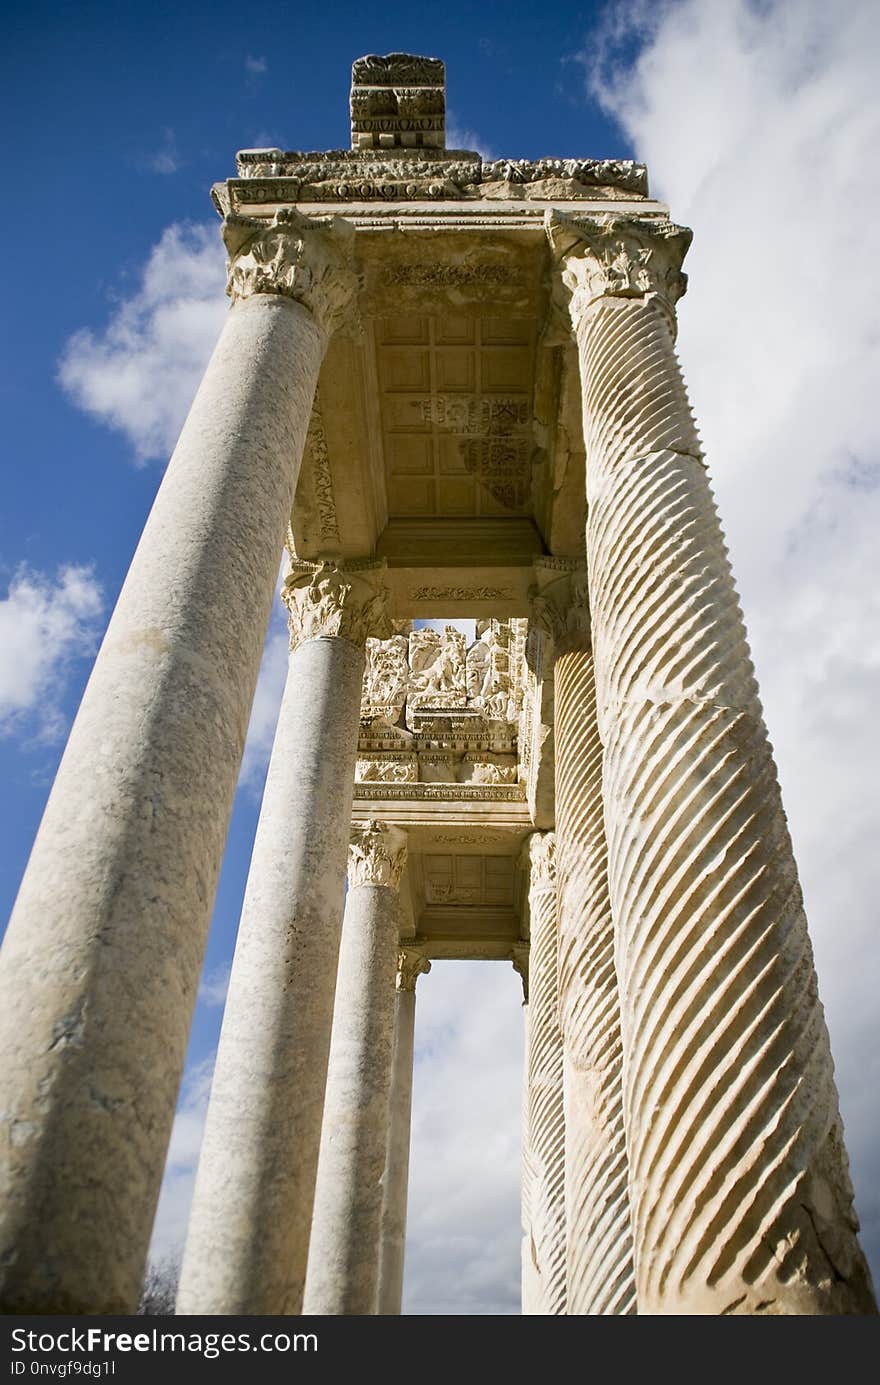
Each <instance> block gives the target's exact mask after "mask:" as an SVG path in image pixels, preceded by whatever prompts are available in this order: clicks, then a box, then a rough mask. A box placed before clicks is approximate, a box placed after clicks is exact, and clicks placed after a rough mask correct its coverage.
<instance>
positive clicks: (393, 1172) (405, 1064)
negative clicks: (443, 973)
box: [378, 949, 431, 1316]
mask: <svg viewBox="0 0 880 1385" xmlns="http://www.w3.org/2000/svg"><path fill="white" fill-rule="evenodd" d="M430 969H431V964H430V962H429V961H428V960H427V959H426V958H425V957H424V956H423V954H421V953H420V952H418V951H417V950H414V949H407V950H404V951H402V952H401V953H400V954H399V956H398V959H397V1000H396V1002H395V1012H394V1052H393V1056H392V1060H391V1110H390V1114H389V1119H388V1149H387V1154H386V1157H385V1173H384V1176H383V1179H382V1184H383V1194H382V1230H381V1238H380V1247H379V1298H378V1311H379V1313H380V1314H381V1315H384V1316H397V1315H398V1314H399V1313H400V1310H401V1305H402V1302H403V1264H404V1247H405V1244H406V1207H407V1201H408V1194H409V1147H410V1132H411V1125H412V1089H413V1056H414V1044H415V1023H416V980H417V978H418V976H419V974H420V973H421V972H425V971H430Z"/></svg>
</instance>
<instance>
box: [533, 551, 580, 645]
mask: <svg viewBox="0 0 880 1385" xmlns="http://www.w3.org/2000/svg"><path fill="white" fill-rule="evenodd" d="M535 577H536V583H535V586H534V587H532V589H531V591H530V593H529V597H530V605H529V620H530V621H531V623H532V624H533V625H535V626H537V628H538V629H539V630H540V631H541V632H542V634H544V635H547V636H548V637H549V638H550V639H551V640H552V641H553V644H554V646H555V651H556V653H557V654H562V653H563V652H564V651H565V650H567V649H574V648H581V649H589V648H590V599H589V591H588V587H587V570H586V568H584V567H580V566H575V565H572V567H571V569H570V570H569V571H567V572H565V571H562V572H560V571H559V569H558V566H557V565H556V563H554V566H553V567H549V566H548V567H546V568H545V567H544V566H543V565H542V564H541V562H540V560H539V561H538V562H536V563H535Z"/></svg>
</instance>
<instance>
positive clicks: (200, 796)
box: [0, 212, 357, 1313]
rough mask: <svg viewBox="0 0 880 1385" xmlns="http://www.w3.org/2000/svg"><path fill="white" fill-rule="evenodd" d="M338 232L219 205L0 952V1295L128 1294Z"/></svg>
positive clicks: (333, 276) (343, 253)
mask: <svg viewBox="0 0 880 1385" xmlns="http://www.w3.org/2000/svg"><path fill="white" fill-rule="evenodd" d="M353 235H354V233H353V229H352V228H351V227H350V226H346V224H345V223H343V222H339V221H338V219H335V218H334V219H333V220H332V221H329V222H328V221H324V220H322V221H320V222H312V221H309V220H307V219H306V218H305V217H301V216H298V215H297V214H296V213H295V212H294V213H291V214H289V215H283V214H279V217H278V218H276V219H275V220H274V221H273V222H270V223H267V222H266V221H263V222H256V221H254V222H251V221H249V220H247V219H244V218H239V217H228V218H227V219H226V222H225V223H224V238H225V240H226V245H227V249H228V251H229V254H230V257H231V259H230V281H229V291H230V293H231V295H232V297H233V298H234V300H235V302H234V304H233V307H232V308H231V310H230V312H229V315H228V317H227V319H226V323H225V326H224V328H223V331H222V332H221V335H220V339H219V341H218V343H217V346H216V348H215V351H214V354H213V356H212V357H211V361H210V363H209V365H208V367H207V370H206V372H205V375H204V378H203V380H202V383H201V385H200V387H199V391H198V394H197V395H196V398H195V400H194V402H193V405H192V408H191V410H190V413H189V417H188V418H187V420H186V423H185V424H184V427H183V430H182V432H181V435H180V439H179V441H178V443H177V446H176V448H175V449H174V454H173V456H172V458H171V461H170V462H169V464H168V469H167V471H166V474H165V478H164V480H163V482H162V485H161V487H160V489H159V492H158V495H157V496H156V501H155V504H154V505H153V509H152V511H151V513H150V517H149V519H148V520H147V523H146V527H145V529H144V532H143V535H142V537H141V540H140V543H139V544H138V548H137V552H136V553H135V555H134V558H133V560H132V564H131V568H130V570H129V573H128V576H127V578H126V581H125V584H124V586H123V589H122V592H121V593H120V596H119V600H118V602H117V605H116V609H115V611H114V613H113V616H112V619H111V621H110V624H109V627H108V629H107V634H106V636H105V638H104V642H103V644H102V646H101V650H100V653H99V655H98V658H97V660H96V662H95V667H94V669H93V671H92V675H91V677H90V679H89V683H88V686H87V688H86V691H85V694H84V695H83V699H82V703H81V705H80V708H79V712H78V714H77V717H76V721H75V722H74V725H73V728H72V730H71V733H70V738H69V741H68V744H67V749H66V750H65V753H64V758H63V759H62V761H61V764H60V766H59V769H58V774H57V776H56V779H55V784H54V786H53V789H52V793H51V795H50V797H49V801H48V804H47V806H46V812H45V815H44V817H43V822H42V825H41V827H40V830H39V833H38V835H37V839H36V841H35V843H34V848H33V852H32V854H31V858H30V862H29V864H28V868H27V871H26V873H25V876H24V879H23V881H22V885H21V890H20V892H19V896H18V900H17V903H16V906H15V910H14V913H13V916H12V919H11V921H10V925H9V930H8V932H7V935H6V940H5V944H4V947H3V952H2V960H0V1052H2V1055H3V1057H2V1063H0V1111H2V1121H3V1128H4V1135H3V1139H2V1148H3V1159H2V1169H0V1310H2V1311H4V1312H7V1313H128V1312H133V1311H134V1307H135V1304H136V1302H137V1297H138V1292H139V1288H140V1283H141V1278H142V1273H143V1266H144V1260H145V1258H146V1253H147V1245H148V1243H149V1239H150V1232H151V1228H152V1221H153V1215H154V1212H155V1206H156V1201H157V1198H158V1195H159V1186H160V1182H161V1178H162V1170H163V1165H164V1161H165V1152H166V1149H167V1145H168V1139H169V1136H170V1133H171V1123H172V1120H173V1117H174V1106H175V1101H176V1098H177V1090H178V1086H179V1084H180V1076H181V1072H182V1069H183V1061H184V1055H185V1051H186V1043H187V1036H188V1034H189V1027H190V1022H191V1019H192V1011H193V1006H194V1004H195V998H196V992H197V988H198V976H199V970H200V968H201V964H202V957H203V953H204V945H205V938H206V934H207V928H208V921H209V919H210V916H211V909H212V906H213V902H214V893H215V890H216V885H217V877H218V873H219V869H220V861H221V858H222V854H223V845H224V841H225V838H226V831H227V826H228V822H229V815H230V812H231V809H232V800H233V795H234V792H235V785H236V780H237V777H238V771H239V766H240V763H241V755H242V749H243V747H244V740H245V733H246V730H247V724H248V716H249V713H250V708H251V702H252V700H253V694H254V688H255V686H256V681H257V673H258V670H259V665H260V655H261V652H262V647H263V642H264V640H265V634H266V626H267V622H268V619H269V611H270V608H271V603H272V590H273V586H274V582H275V577H276V574H277V571H278V563H279V560H280V558H281V554H282V550H283V543H284V534H285V530H286V528H287V525H288V523H289V520H290V510H291V505H292V503H293V497H294V493H295V490H296V482H297V476H298V473H299V468H300V461H301V458H302V451H303V445H304V441H305V435H306V428H307V425H308V420H309V413H310V410H311V406H312V400H313V396H314V392H315V385H316V382H317V378H318V371H319V368H320V365H321V359H322V356H323V354H324V350H325V347H326V344H327V340H328V335H329V333H330V332H331V331H332V330H333V328H334V326H335V325H336V324H337V322H339V321H341V320H344V318H345V317H346V315H347V313H348V311H349V308H350V305H351V303H352V299H353V294H354V291H355V289H356V282H357V281H356V277H355V275H354V273H353V272H352V270H351V268H350V266H349V263H348V261H349V257H350V251H351V244H352V241H353ZM258 264H259V272H258V271H257V265H258Z"/></svg>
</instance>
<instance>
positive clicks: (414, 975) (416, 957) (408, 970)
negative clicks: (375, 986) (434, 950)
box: [397, 947, 431, 991]
mask: <svg viewBox="0 0 880 1385" xmlns="http://www.w3.org/2000/svg"><path fill="white" fill-rule="evenodd" d="M430 970H431V963H430V962H429V961H428V959H427V957H426V956H425V954H424V952H423V951H422V950H421V948H418V947H402V948H401V949H400V951H399V952H398V954H397V989H398V990H399V991H414V990H415V988H416V982H417V981H418V979H419V977H420V976H424V975H426V974H427V973H428V972H429V971H430Z"/></svg>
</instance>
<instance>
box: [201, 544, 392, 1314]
mask: <svg viewBox="0 0 880 1385" xmlns="http://www.w3.org/2000/svg"><path fill="white" fill-rule="evenodd" d="M380 578H381V571H374V570H372V569H371V568H370V567H368V566H366V565H364V566H362V567H359V568H350V569H348V570H343V569H340V568H338V567H336V566H335V565H334V564H322V565H320V566H318V565H311V564H305V563H300V564H296V565H294V566H293V569H292V570H291V572H290V574H289V575H288V577H287V579H286V581H285V585H284V589H283V592H282V595H283V596H284V599H285V601H286V603H287V606H288V609H289V611H290V629H291V657H290V666H289V670H288V675H287V685H286V687H285V690H284V697H283V700H282V703H281V711H280V713H279V717H278V727H277V730H276V732H275V743H274V745H273V747H272V758H271V760H270V763H269V772H268V775H267V778H266V788H265V792H264V795H263V804H262V809H261V812H260V820H259V823H258V825H257V833H256V839H255V841H254V850H253V855H252V857H251V865H250V872H249V875H248V881H247V888H246V891H245V898H244V905H243V907H242V915H241V924H240V926H239V934H238V941H237V944H236V949H235V958H234V962H233V967H232V977H231V980H230V984H229V995H228V997H227V1001H226V1010H225V1013H224V1016H223V1028H222V1031H221V1034H220V1046H219V1049H218V1053H217V1066H216V1070H215V1073H214V1081H213V1085H212V1088H211V1098H210V1103H209V1106H208V1117H207V1122H206V1125H205V1135H204V1140H203V1144H202V1152H201V1157H200V1160H199V1169H198V1175H197V1178H196V1187H195V1195H194V1198H193V1206H192V1212H191V1214H190V1222H189V1229H188V1234H187V1242H186V1251H185V1254H184V1260H183V1268H182V1271H181V1277H180V1288H179V1291H178V1312H179V1313H216V1314H229V1313H259V1314H290V1313H299V1311H300V1308H301V1303H302V1293H303V1283H304V1278H305V1269H306V1257H307V1254H308V1242H309V1227H310V1223H311V1216H312V1201H313V1198H314V1189H315V1171H316V1167H317V1161H318V1147H319V1141H320V1135H321V1113H322V1109H323V1104H324V1084H325V1080H326V1074H327V1054H328V1050H329V1046H330V1025H331V1018H332V1013H333V989H334V985H335V982H336V967H337V961H338V955H339V937H340V929H341V921H342V903H343V895H344V885H345V864H346V853H347V849H348V838H349V824H350V821H351V807H352V798H353V792H354V790H353V785H354V766H355V756H356V750H357V737H358V726H359V714H360V697H361V683H362V679H363V671H364V644H365V641H366V639H367V636H368V635H380V636H381V635H384V634H385V633H386V629H385V620H386V603H385V591H384V588H383V587H382V585H381V581H380Z"/></svg>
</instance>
